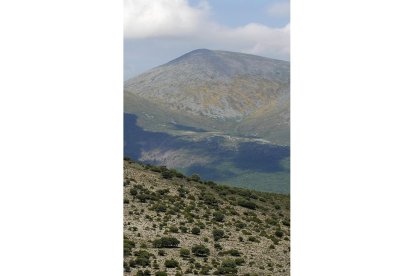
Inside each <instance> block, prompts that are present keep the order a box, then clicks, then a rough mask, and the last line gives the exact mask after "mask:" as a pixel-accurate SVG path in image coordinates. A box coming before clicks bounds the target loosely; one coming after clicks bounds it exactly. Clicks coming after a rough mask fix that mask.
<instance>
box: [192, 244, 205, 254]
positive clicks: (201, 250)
mask: <svg viewBox="0 0 414 276" xmlns="http://www.w3.org/2000/svg"><path fill="white" fill-rule="evenodd" d="M191 251H192V252H193V254H194V255H196V256H197V257H206V256H208V255H210V249H208V248H207V247H206V246H204V245H202V244H200V245H194V246H193V247H192V248H191Z"/></svg>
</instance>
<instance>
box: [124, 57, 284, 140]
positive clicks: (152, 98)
mask: <svg viewBox="0 0 414 276" xmlns="http://www.w3.org/2000/svg"><path fill="white" fill-rule="evenodd" d="M289 83H290V64H289V62H286V61H280V60H274V59H270V58H264V57H259V56H254V55H248V54H241V53H234V52H226V51H211V50H206V49H200V50H195V51H192V52H190V53H187V54H185V55H183V56H181V57H179V58H177V59H175V60H173V61H171V62H169V63H167V64H164V65H161V66H159V67H156V68H154V69H152V70H150V71H148V72H146V73H144V74H141V75H139V76H137V77H135V78H132V79H130V80H128V81H126V82H125V84H124V91H125V112H127V113H131V114H136V115H138V117H139V123H140V125H141V126H142V127H144V128H145V129H147V130H153V131H154V130H157V131H159V130H163V131H165V130H169V131H170V133H173V134H177V132H179V131H180V129H179V127H178V128H177V126H180V125H185V126H189V127H195V128H199V129H203V130H205V131H209V132H217V133H218V134H227V135H233V136H241V137H255V138H260V139H265V140H268V141H270V142H272V143H275V144H282V145H288V144H289V131H288V130H289V113H290V111H289V103H290V101H289V88H290V84H289ZM217 133H216V134H217Z"/></svg>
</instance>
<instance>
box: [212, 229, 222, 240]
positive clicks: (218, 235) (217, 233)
mask: <svg viewBox="0 0 414 276" xmlns="http://www.w3.org/2000/svg"><path fill="white" fill-rule="evenodd" d="M213 237H214V240H215V241H218V240H219V239H221V238H223V237H224V231H223V230H221V229H214V230H213Z"/></svg>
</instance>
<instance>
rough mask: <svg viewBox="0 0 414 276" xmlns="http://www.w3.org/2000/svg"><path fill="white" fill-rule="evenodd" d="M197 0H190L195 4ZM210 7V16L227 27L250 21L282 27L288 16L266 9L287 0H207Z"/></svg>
mask: <svg viewBox="0 0 414 276" xmlns="http://www.w3.org/2000/svg"><path fill="white" fill-rule="evenodd" d="M199 2H200V1H199V0H190V1H189V3H190V4H191V5H192V6H196V5H197V4H198V3H199ZM208 3H209V4H210V6H211V7H212V18H213V19H214V20H215V21H218V22H221V23H222V24H224V25H227V26H229V27H237V26H241V25H246V24H248V23H251V22H257V23H262V24H264V25H267V26H271V27H283V26H285V25H286V24H287V23H289V16H284V17H275V16H271V15H270V14H269V13H268V12H267V9H269V7H270V6H272V5H274V4H275V3H289V1H280V0H279V1H274V0H209V1H208Z"/></svg>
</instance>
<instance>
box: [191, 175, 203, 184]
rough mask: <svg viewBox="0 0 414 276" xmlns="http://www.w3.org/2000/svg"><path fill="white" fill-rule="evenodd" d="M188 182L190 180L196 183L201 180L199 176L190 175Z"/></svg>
mask: <svg viewBox="0 0 414 276" xmlns="http://www.w3.org/2000/svg"><path fill="white" fill-rule="evenodd" d="M190 180H192V181H196V182H199V181H200V180H201V178H200V176H199V175H198V174H195V173H194V174H192V175H191V176H190Z"/></svg>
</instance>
